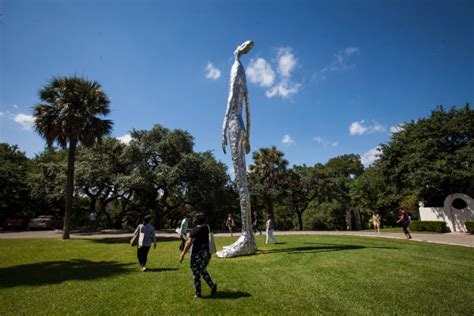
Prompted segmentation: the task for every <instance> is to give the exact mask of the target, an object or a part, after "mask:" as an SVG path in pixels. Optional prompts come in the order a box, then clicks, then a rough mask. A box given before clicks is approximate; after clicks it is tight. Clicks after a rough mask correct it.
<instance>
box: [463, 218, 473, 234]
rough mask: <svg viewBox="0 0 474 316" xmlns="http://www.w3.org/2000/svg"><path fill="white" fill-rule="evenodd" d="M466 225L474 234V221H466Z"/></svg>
mask: <svg viewBox="0 0 474 316" xmlns="http://www.w3.org/2000/svg"><path fill="white" fill-rule="evenodd" d="M464 225H466V228H467V231H468V232H470V233H471V234H474V222H471V221H469V222H465V223H464Z"/></svg>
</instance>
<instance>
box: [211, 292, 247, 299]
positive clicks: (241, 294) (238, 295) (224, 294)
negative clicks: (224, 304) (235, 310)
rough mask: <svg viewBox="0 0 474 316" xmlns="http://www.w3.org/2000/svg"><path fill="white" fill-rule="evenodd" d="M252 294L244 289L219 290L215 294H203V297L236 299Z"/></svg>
mask: <svg viewBox="0 0 474 316" xmlns="http://www.w3.org/2000/svg"><path fill="white" fill-rule="evenodd" d="M250 296H251V295H250V294H249V293H247V292H242V291H226V290H222V291H221V290H217V292H216V294H215V295H214V296H203V297H202V298H203V299H211V300H214V299H230V300H235V299H238V298H242V297H250Z"/></svg>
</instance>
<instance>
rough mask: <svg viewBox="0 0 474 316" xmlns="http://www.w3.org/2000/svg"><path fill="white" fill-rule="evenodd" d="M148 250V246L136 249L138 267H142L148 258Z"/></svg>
mask: <svg viewBox="0 0 474 316" xmlns="http://www.w3.org/2000/svg"><path fill="white" fill-rule="evenodd" d="M148 251H150V247H149V246H148V247H146V246H143V247H138V249H137V258H138V263H139V264H140V267H144V266H145V265H146V261H147V259H148Z"/></svg>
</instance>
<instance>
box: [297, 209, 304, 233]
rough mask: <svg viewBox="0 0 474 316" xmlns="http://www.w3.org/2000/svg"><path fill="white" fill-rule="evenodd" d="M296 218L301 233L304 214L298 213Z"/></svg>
mask: <svg viewBox="0 0 474 316" xmlns="http://www.w3.org/2000/svg"><path fill="white" fill-rule="evenodd" d="M296 216H297V217H298V228H299V230H300V231H302V230H303V212H300V211H296Z"/></svg>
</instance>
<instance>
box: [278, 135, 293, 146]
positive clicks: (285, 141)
mask: <svg viewBox="0 0 474 316" xmlns="http://www.w3.org/2000/svg"><path fill="white" fill-rule="evenodd" d="M281 142H282V144H284V145H287V146H289V145H294V144H295V141H294V140H293V138H291V136H290V135H288V134H285V135H283V138H282V139H281Z"/></svg>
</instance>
